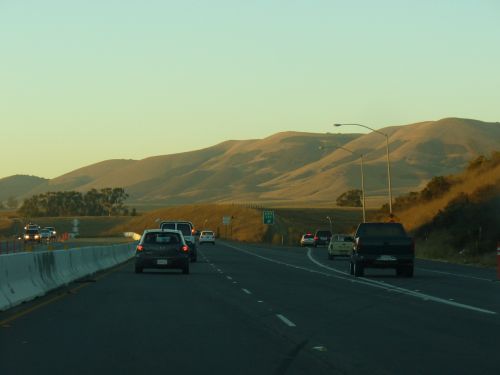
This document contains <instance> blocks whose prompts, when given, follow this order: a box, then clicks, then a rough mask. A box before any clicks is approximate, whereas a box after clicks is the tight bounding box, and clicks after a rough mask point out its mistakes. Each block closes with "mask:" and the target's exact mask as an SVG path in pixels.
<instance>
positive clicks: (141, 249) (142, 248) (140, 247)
mask: <svg viewBox="0 0 500 375" xmlns="http://www.w3.org/2000/svg"><path fill="white" fill-rule="evenodd" d="M136 250H137V252H141V251H143V250H144V246H142V245H139V246H137V248H136Z"/></svg>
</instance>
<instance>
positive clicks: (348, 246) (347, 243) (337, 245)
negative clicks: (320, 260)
mask: <svg viewBox="0 0 500 375" xmlns="http://www.w3.org/2000/svg"><path fill="white" fill-rule="evenodd" d="M353 243H354V238H353V237H352V236H351V235H349V234H334V235H333V236H332V238H331V239H330V243H329V244H328V259H333V258H334V257H336V256H350V255H351V251H352V245H353Z"/></svg>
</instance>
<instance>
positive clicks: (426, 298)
mask: <svg viewBox="0 0 500 375" xmlns="http://www.w3.org/2000/svg"><path fill="white" fill-rule="evenodd" d="M224 245H225V246H227V247H230V248H232V249H234V250H237V251H240V252H243V253H245V254H248V255H252V256H254V257H257V258H260V259H264V260H266V261H269V262H272V263H276V264H281V265H284V266H287V267H291V268H295V269H299V270H303V271H308V272H312V273H316V274H320V275H323V276H326V277H334V278H336V279H341V280H346V281H351V282H352V283H356V284H363V285H367V286H370V287H373V288H379V289H384V290H386V291H392V292H398V293H401V294H405V295H408V296H412V297H416V298H419V299H422V300H424V301H433V302H438V303H442V304H445V305H448V306H453V307H457V308H462V309H466V310H471V311H476V312H480V313H483V314H490V315H496V314H497V313H496V312H495V311H491V310H486V309H481V308H479V307H475V306H471V305H466V304H462V303H458V302H453V301H448V300H446V299H443V298H439V297H434V296H431V295H428V294H424V293H421V292H414V291H412V290H409V289H405V288H401V287H398V286H395V285H392V284H389V283H382V282H380V281H375V280H371V279H366V278H364V277H358V278H354V277H352V276H351V275H349V274H348V273H347V272H343V271H339V270H337V269H335V268H332V267H328V266H325V265H324V264H322V263H320V262H318V261H317V260H316V259H314V258H313V257H312V255H311V249H310V248H308V250H307V256H308V258H309V259H310V260H311V261H312V262H313V263H315V264H316V265H318V266H319V267H322V268H325V269H328V270H330V271H333V272H336V273H337V274H339V275H338V276H337V275H332V274H329V273H326V272H320V271H317V270H313V269H310V268H307V267H301V266H296V265H294V264H289V263H285V262H282V261H279V260H275V259H272V258H268V257H265V256H262V255H258V254H255V253H253V252H251V251H247V250H244V249H241V248H240V247H237V246H234V245H232V244H224Z"/></svg>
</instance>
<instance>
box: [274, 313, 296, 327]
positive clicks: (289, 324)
mask: <svg viewBox="0 0 500 375" xmlns="http://www.w3.org/2000/svg"><path fill="white" fill-rule="evenodd" d="M276 316H277V317H278V319H279V320H281V321H282V322H283V323H285V324H286V325H287V326H288V327H296V325H295V323H294V322H292V321H291V320H289V319H288V318H287V317H286V316H283V315H281V314H276Z"/></svg>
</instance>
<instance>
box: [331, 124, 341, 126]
mask: <svg viewBox="0 0 500 375" xmlns="http://www.w3.org/2000/svg"><path fill="white" fill-rule="evenodd" d="M333 126H342V124H333Z"/></svg>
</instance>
